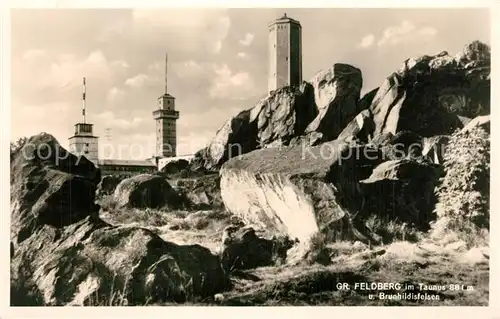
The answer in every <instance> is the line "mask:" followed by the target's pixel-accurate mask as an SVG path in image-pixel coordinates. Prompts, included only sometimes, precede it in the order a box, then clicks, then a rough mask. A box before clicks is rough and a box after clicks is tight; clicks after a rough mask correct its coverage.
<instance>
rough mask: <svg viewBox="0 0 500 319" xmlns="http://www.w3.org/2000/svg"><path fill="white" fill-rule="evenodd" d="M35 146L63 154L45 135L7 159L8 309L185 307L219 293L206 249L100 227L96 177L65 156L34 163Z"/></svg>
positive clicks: (218, 277) (222, 279) (221, 284)
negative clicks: (154, 304)
mask: <svg viewBox="0 0 500 319" xmlns="http://www.w3.org/2000/svg"><path fill="white" fill-rule="evenodd" d="M30 145H31V146H30ZM41 145H49V146H50V148H52V149H53V150H58V152H60V154H66V153H65V152H66V151H65V150H64V149H62V148H61V147H60V146H59V144H58V143H57V141H56V140H55V139H54V138H53V137H52V136H51V135H48V134H40V135H37V136H34V137H32V138H30V139H29V140H28V142H27V144H26V145H25V147H24V148H23V149H21V151H19V152H17V153H16V154H13V158H12V160H11V174H12V175H11V182H12V188H11V202H12V211H11V219H12V226H11V242H12V243H13V244H12V245H11V253H12V254H13V256H12V259H11V304H12V305H15V306H22V305H25V306H26V305H35V306H36V305H50V306H54V305H125V304H144V303H146V302H161V301H167V300H170V301H186V300H188V299H189V298H194V297H197V296H199V297H207V296H212V295H213V294H214V293H217V292H219V291H221V290H222V289H224V288H225V287H226V285H227V277H226V276H225V274H224V271H223V270H222V268H221V266H220V262H219V259H218V258H217V257H216V256H214V255H212V254H211V253H210V251H209V250H208V249H206V248H203V247H201V246H199V245H189V246H180V245H175V244H173V243H170V242H166V241H163V240H162V239H161V238H160V237H158V236H157V235H156V234H154V233H153V232H151V231H149V230H147V229H143V228H138V227H116V226H111V225H109V224H107V223H105V222H104V221H102V220H101V219H100V218H99V217H98V216H97V209H98V207H97V206H96V205H95V204H94V199H95V198H94V196H95V195H94V194H95V190H96V185H97V183H98V182H99V180H100V177H99V171H98V170H97V169H96V168H95V167H94V166H93V165H92V164H91V163H90V162H88V161H86V160H82V161H81V162H77V161H76V159H77V158H76V157H75V156H73V155H71V154H68V155H67V158H66V159H65V160H60V159H59V158H58V157H56V156H53V157H50V156H45V155H44V156H43V159H41V158H40V156H38V157H37V156H33V155H34V153H33V149H35V150H36V149H37V148H38V147H39V146H41ZM30 150H31V151H30ZM35 153H36V151H35ZM54 154H55V152H54ZM26 155H29V156H26ZM46 155H47V154H46Z"/></svg>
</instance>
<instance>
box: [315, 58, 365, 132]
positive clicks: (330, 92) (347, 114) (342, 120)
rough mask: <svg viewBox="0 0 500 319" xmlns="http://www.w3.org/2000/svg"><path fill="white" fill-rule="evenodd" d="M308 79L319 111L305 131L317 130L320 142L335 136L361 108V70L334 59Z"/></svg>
mask: <svg viewBox="0 0 500 319" xmlns="http://www.w3.org/2000/svg"><path fill="white" fill-rule="evenodd" d="M311 83H312V84H313V87H314V95H315V103H316V106H317V108H318V110H319V114H318V116H316V118H315V119H314V120H313V121H312V122H311V123H310V124H309V125H308V126H307V128H306V130H305V134H309V133H314V132H316V133H320V134H321V141H322V142H325V141H331V140H334V139H336V138H337V136H338V135H339V134H340V132H342V130H343V129H344V127H345V126H346V125H347V124H348V123H349V122H350V121H351V120H352V119H353V118H354V117H355V116H356V114H358V112H359V111H360V110H359V109H358V100H359V95H360V92H361V87H362V85H363V77H362V75H361V70H359V69H358V68H355V67H353V66H350V65H348V64H341V63H336V64H334V65H333V66H332V67H331V68H329V69H327V70H324V71H321V72H319V73H317V74H316V75H315V76H314V78H313V79H312V80H311Z"/></svg>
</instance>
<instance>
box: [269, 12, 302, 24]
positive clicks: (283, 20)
mask: <svg viewBox="0 0 500 319" xmlns="http://www.w3.org/2000/svg"><path fill="white" fill-rule="evenodd" d="M276 23H293V24H297V25H299V26H300V22H299V21H298V20H295V19H292V18H290V17H288V16H287V15H286V13H283V16H282V17H281V18H278V19H276V20H274V21H273V22H271V23H269V26H272V25H273V24H276Z"/></svg>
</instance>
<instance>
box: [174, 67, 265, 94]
mask: <svg viewBox="0 0 500 319" xmlns="http://www.w3.org/2000/svg"><path fill="white" fill-rule="evenodd" d="M173 69H174V72H175V73H176V75H177V76H178V77H179V78H181V79H189V80H190V82H191V83H195V82H198V81H206V82H205V83H207V85H208V90H207V93H208V96H209V97H210V98H222V99H224V98H228V99H243V98H246V97H250V96H253V95H254V93H255V82H254V80H253V78H252V77H251V76H250V74H249V73H248V72H244V71H240V72H233V71H232V70H231V68H230V67H229V66H228V65H227V64H225V63H224V64H218V63H213V62H202V63H198V62H196V61H193V60H189V61H184V62H181V63H176V64H174V65H173Z"/></svg>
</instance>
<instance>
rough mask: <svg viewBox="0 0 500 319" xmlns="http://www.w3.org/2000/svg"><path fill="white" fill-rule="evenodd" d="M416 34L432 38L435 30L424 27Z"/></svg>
mask: <svg viewBox="0 0 500 319" xmlns="http://www.w3.org/2000/svg"><path fill="white" fill-rule="evenodd" d="M418 33H419V34H421V35H428V36H434V35H436V33H437V30H436V29H434V28H432V27H425V28H422V29H420V30H418Z"/></svg>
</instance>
